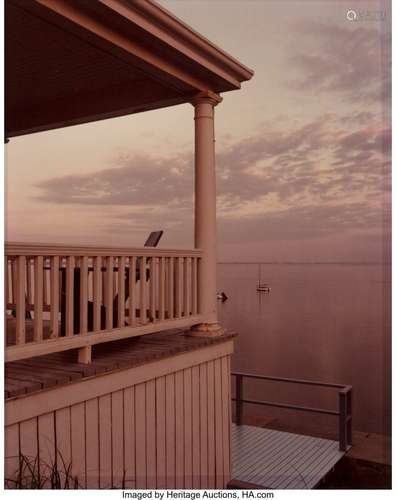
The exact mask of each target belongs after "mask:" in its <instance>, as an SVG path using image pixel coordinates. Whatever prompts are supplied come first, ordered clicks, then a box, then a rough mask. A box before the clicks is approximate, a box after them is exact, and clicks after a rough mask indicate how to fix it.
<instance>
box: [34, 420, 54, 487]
mask: <svg viewBox="0 0 396 500" xmlns="http://www.w3.org/2000/svg"><path fill="white" fill-rule="evenodd" d="M38 446H39V456H40V464H39V466H40V477H41V478H42V487H43V488H45V489H48V488H51V481H50V478H51V471H52V468H53V466H54V465H55V427H54V414H53V413H45V414H44V415H40V416H39V417H38Z"/></svg>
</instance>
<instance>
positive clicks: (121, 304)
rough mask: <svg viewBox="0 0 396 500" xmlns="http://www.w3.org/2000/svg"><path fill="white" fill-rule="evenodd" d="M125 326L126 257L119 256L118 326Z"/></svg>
mask: <svg viewBox="0 0 396 500" xmlns="http://www.w3.org/2000/svg"><path fill="white" fill-rule="evenodd" d="M124 326H125V257H118V328H123V327H124Z"/></svg>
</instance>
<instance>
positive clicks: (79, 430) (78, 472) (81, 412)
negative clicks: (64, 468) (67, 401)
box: [70, 403, 86, 488]
mask: <svg viewBox="0 0 396 500" xmlns="http://www.w3.org/2000/svg"><path fill="white" fill-rule="evenodd" d="M70 412H71V451H72V476H73V480H75V481H76V482H77V483H78V486H79V488H86V482H85V403H77V404H75V405H73V406H71V408H70Z"/></svg>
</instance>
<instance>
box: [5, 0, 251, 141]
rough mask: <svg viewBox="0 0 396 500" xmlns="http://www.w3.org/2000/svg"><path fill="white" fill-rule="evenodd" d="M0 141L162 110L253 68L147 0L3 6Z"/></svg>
mask: <svg viewBox="0 0 396 500" xmlns="http://www.w3.org/2000/svg"><path fill="white" fill-rule="evenodd" d="M5 10H6V16H5V19H6V56H5V63H6V67H5V75H6V82H5V91H6V103H5V108H6V136H7V137H12V136H17V135H22V134H27V133H31V132H38V131H42V130H48V129H53V128H58V127H63V126H68V125H74V124H78V123H86V122H89V121H94V120H99V119H104V118H110V117H115V116H121V115H126V114H131V113H137V112H141V111H146V110H149V109H156V108H161V107H164V106H170V105H174V104H179V103H183V102H188V101H189V100H190V99H191V97H192V96H193V95H194V94H196V93H197V92H200V91H205V90H211V91H213V92H217V93H219V92H225V91H229V90H234V89H237V88H239V87H240V83H241V82H242V81H245V80H248V79H249V78H251V76H252V75H253V73H252V71H251V70H249V69H248V68H246V67H245V66H243V65H242V64H240V63H239V62H238V61H236V60H235V59H233V58H232V57H230V56H228V55H227V54H225V53H224V52H223V51H222V50H221V49H219V48H217V47H215V46H214V45H213V44H211V43H210V42H209V41H208V40H206V39H204V38H203V37H202V36H201V35H199V34H198V33H196V32H194V31H193V30H191V28H189V27H188V26H186V25H185V24H184V23H182V22H181V21H179V20H178V19H176V18H175V17H174V16H172V15H171V14H170V13H169V12H167V11H166V10H165V9H163V8H162V7H160V6H159V5H158V4H156V3H154V2H152V1H151V0H144V1H142V0H140V1H137V0H133V1H132V0H97V1H92V0H8V1H7V2H6V9H5Z"/></svg>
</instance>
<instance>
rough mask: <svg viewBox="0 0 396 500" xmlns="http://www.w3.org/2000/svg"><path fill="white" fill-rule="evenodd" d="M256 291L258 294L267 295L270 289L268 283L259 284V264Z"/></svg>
mask: <svg viewBox="0 0 396 500" xmlns="http://www.w3.org/2000/svg"><path fill="white" fill-rule="evenodd" d="M256 290H257V291H258V292H265V293H269V292H270V291H271V288H270V286H269V285H268V283H262V282H261V264H259V279H258V283H257V288H256Z"/></svg>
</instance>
